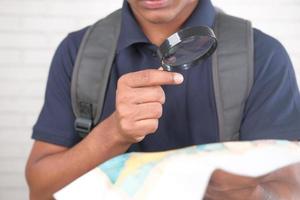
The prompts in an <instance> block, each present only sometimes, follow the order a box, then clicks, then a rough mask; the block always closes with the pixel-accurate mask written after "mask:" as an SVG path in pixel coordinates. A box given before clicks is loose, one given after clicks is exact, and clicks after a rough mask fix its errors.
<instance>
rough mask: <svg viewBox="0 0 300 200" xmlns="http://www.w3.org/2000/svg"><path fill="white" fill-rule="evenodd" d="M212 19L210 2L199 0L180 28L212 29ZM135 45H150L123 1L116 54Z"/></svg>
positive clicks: (127, 5) (126, 3)
mask: <svg viewBox="0 0 300 200" xmlns="http://www.w3.org/2000/svg"><path fill="white" fill-rule="evenodd" d="M214 19H215V9H214V6H213V5H212V3H211V0H199V3H198V5H197V7H196V8H195V10H194V12H193V13H192V15H191V16H190V17H189V19H188V20H187V21H186V22H185V23H184V24H183V26H182V28H186V27H192V26H209V27H212V26H213V23H214ZM135 43H150V41H149V40H148V38H147V37H146V36H145V34H144V32H143V31H142V29H141V27H140V26H139V24H138V22H137V21H136V19H135V17H134V15H133V13H132V11H131V8H130V6H129V4H128V2H127V0H124V3H123V7H122V22H121V30H120V36H119V42H118V47H117V52H119V51H121V50H122V49H125V48H127V47H129V46H130V45H133V44H135Z"/></svg>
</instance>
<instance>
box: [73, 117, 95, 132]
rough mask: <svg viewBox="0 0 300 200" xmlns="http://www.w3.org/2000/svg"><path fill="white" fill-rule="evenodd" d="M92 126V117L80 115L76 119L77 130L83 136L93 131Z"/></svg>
mask: <svg viewBox="0 0 300 200" xmlns="http://www.w3.org/2000/svg"><path fill="white" fill-rule="evenodd" d="M92 127H93V121H92V120H91V119H87V118H81V117H80V118H77V119H76V120H75V130H76V131H77V132H78V133H79V135H80V136H81V137H85V136H86V135H87V134H88V133H89V132H91V130H92Z"/></svg>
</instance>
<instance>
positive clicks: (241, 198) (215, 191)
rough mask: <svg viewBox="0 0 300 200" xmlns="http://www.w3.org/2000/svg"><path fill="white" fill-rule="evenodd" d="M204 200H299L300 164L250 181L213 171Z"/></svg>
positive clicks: (221, 171)
mask: <svg viewBox="0 0 300 200" xmlns="http://www.w3.org/2000/svg"><path fill="white" fill-rule="evenodd" d="M204 199H205V200H297V199H300V163H298V164H294V165H290V166H287V167H284V168H281V169H279V170H276V171H274V172H271V173H269V174H267V175H265V176H262V177H257V178H252V177H246V176H239V175H235V174H232V173H228V172H225V171H223V170H216V171H215V172H214V173H213V174H212V176H211V179H210V181H209V184H208V187H207V189H206V193H205V197H204Z"/></svg>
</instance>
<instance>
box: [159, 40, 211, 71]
mask: <svg viewBox="0 0 300 200" xmlns="http://www.w3.org/2000/svg"><path fill="white" fill-rule="evenodd" d="M214 43H215V40H214V39H213V38H212V37H209V36H191V37H188V38H185V39H184V40H182V41H181V42H180V43H179V44H177V45H176V46H174V47H172V48H170V49H169V52H168V55H167V56H165V57H164V58H163V62H164V63H165V64H166V65H169V66H172V67H175V66H180V65H184V64H186V63H191V62H192V61H194V60H197V59H199V58H201V57H203V56H205V54H206V53H207V52H208V51H209V50H210V49H211V48H212V46H213V45H214Z"/></svg>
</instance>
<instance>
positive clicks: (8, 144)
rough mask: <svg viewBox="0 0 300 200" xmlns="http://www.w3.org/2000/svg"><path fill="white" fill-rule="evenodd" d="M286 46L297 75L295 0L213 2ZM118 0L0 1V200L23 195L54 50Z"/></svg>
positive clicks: (298, 5) (299, 28)
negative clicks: (66, 37) (31, 136)
mask: <svg viewBox="0 0 300 200" xmlns="http://www.w3.org/2000/svg"><path fill="white" fill-rule="evenodd" d="M214 2H215V3H216V4H217V5H219V7H222V8H223V9H224V10H225V11H226V12H228V13H232V14H236V15H238V16H243V17H244V18H248V19H251V20H253V22H254V25H255V26H256V27H258V28H260V29H262V30H264V31H265V32H267V33H270V34H272V35H273V36H275V37H276V38H278V39H279V40H280V41H281V42H282V43H283V44H284V45H285V46H286V48H287V49H288V52H289V53H290V55H291V57H292V61H293V62H294V65H295V68H296V71H297V74H298V77H299V78H298V79H300V50H299V47H300V39H299V37H297V36H299V35H300V14H299V11H300V1H299V0H243V1H239V0H227V1H224V0H214ZM121 4H122V0H114V1H104V0H85V1H82V0H23V1H22V0H0V199H10V200H14V199H18V200H19V199H27V188H26V186H25V180H24V175H23V174H24V172H23V171H24V165H25V160H26V158H27V156H28V153H29V149H30V145H31V141H30V139H29V138H30V134H31V127H32V125H33V123H34V122H35V120H36V117H37V115H38V113H39V111H40V108H41V106H42V103H43V95H44V89H45V81H46V78H47V73H48V68H49V63H50V60H51V58H52V55H53V52H54V49H55V48H56V46H57V45H58V43H59V42H60V41H61V39H62V38H63V37H65V35H66V34H67V33H68V32H70V31H73V30H76V29H80V28H82V27H84V26H86V25H88V24H91V23H92V22H94V21H96V20H97V19H98V18H101V17H103V16H105V15H106V14H108V13H109V12H110V11H112V10H114V9H115V8H118V7H120V6H121Z"/></svg>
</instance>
